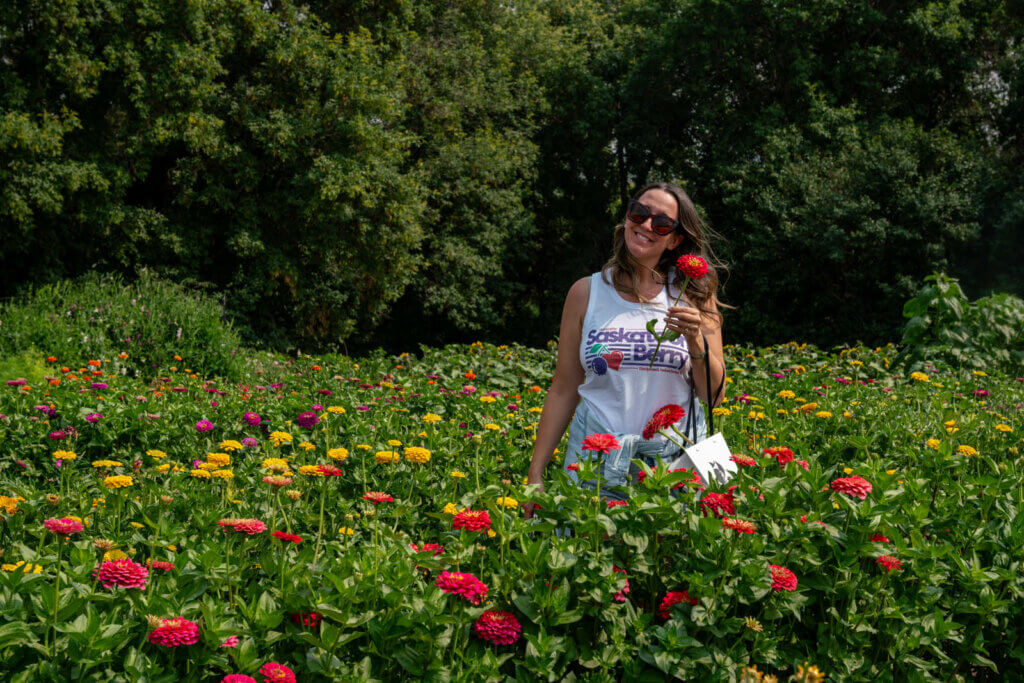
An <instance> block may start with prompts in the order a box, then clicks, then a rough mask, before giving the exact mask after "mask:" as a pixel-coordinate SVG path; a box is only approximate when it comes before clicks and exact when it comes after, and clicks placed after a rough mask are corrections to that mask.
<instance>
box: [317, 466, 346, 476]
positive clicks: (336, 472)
mask: <svg viewBox="0 0 1024 683" xmlns="http://www.w3.org/2000/svg"><path fill="white" fill-rule="evenodd" d="M317 468H318V469H319V470H320V474H321V476H324V477H340V476H341V475H342V471H341V468H338V467H335V466H334V465H317Z"/></svg>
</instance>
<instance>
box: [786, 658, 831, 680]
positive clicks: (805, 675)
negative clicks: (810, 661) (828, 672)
mask: <svg viewBox="0 0 1024 683" xmlns="http://www.w3.org/2000/svg"><path fill="white" fill-rule="evenodd" d="M804 667H806V668H804ZM791 680H793V681H796V682H797V683H823V682H824V680H825V674H824V673H823V672H822V671H821V670H820V669H819V668H818V667H817V666H813V665H812V666H807V662H804V664H803V666H798V667H797V668H796V673H795V674H794V675H793V677H792V679H791Z"/></svg>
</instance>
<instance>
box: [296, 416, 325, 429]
mask: <svg viewBox="0 0 1024 683" xmlns="http://www.w3.org/2000/svg"><path fill="white" fill-rule="evenodd" d="M295 424H297V425H299V426H300V427H302V428H303V429H312V428H313V427H316V426H317V425H318V424H320V418H319V417H317V414H316V413H301V414H300V415H299V416H298V417H297V418H295Z"/></svg>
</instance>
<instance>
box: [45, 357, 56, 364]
mask: <svg viewBox="0 0 1024 683" xmlns="http://www.w3.org/2000/svg"><path fill="white" fill-rule="evenodd" d="M46 362H47V363H56V362H57V356H47V357H46Z"/></svg>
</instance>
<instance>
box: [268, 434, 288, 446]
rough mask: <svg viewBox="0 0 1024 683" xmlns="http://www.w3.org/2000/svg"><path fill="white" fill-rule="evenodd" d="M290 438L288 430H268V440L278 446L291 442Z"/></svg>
mask: <svg viewBox="0 0 1024 683" xmlns="http://www.w3.org/2000/svg"><path fill="white" fill-rule="evenodd" d="M292 438H293V437H292V435H291V434H289V433H288V432H270V440H271V441H272V442H273V444H274V445H275V446H278V447H280V446H281V444H286V443H291V442H292Z"/></svg>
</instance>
